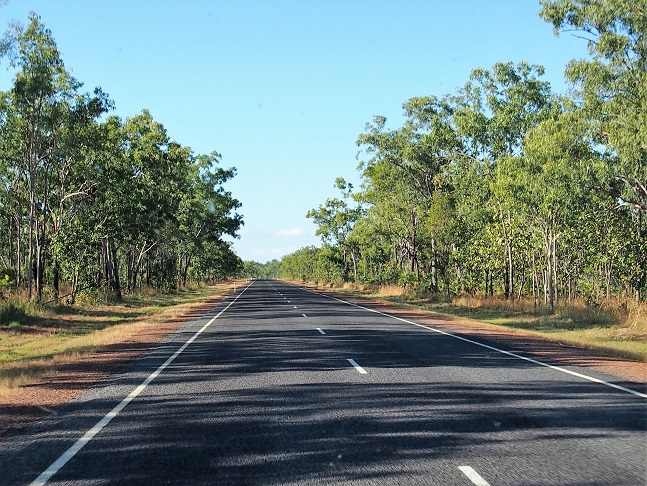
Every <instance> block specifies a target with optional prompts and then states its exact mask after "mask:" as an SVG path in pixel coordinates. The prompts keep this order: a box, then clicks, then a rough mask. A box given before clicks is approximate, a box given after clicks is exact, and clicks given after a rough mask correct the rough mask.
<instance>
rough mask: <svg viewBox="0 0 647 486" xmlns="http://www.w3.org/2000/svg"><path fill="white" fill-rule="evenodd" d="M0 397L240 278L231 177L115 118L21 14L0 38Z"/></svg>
mask: <svg viewBox="0 0 647 486" xmlns="http://www.w3.org/2000/svg"><path fill="white" fill-rule="evenodd" d="M0 58H1V60H2V61H3V62H2V64H4V66H3V67H4V68H6V70H7V72H8V74H9V76H11V79H12V81H11V85H10V88H9V89H8V90H7V91H4V92H0V391H1V390H3V389H7V388H11V387H16V386H19V385H21V384H24V383H27V382H31V381H33V380H35V379H38V377H39V376H42V374H43V373H46V372H48V371H50V370H52V369H54V368H55V367H56V366H60V365H61V364H64V363H67V362H70V361H73V360H74V359H76V358H78V357H79V356H81V355H83V354H86V353H91V352H93V351H94V350H96V349H99V348H101V347H102V346H107V345H111V344H117V343H121V342H123V341H124V340H128V339H130V338H131V337H132V336H135V335H136V334H137V333H145V332H148V331H147V329H150V328H151V326H152V327H153V328H154V327H155V325H156V323H160V322H166V320H167V319H170V318H175V317H180V316H181V315H183V313H185V312H186V311H188V310H190V309H191V307H195V306H198V305H200V304H199V302H203V301H204V300H205V299H209V298H211V297H213V296H214V295H219V294H222V293H223V292H224V291H225V289H226V288H227V286H226V285H224V284H219V285H215V286H214V285H207V286H204V285H198V283H200V282H219V281H225V280H226V279H227V278H228V277H230V276H234V275H235V274H236V273H238V272H239V271H240V270H241V269H242V261H241V260H240V258H239V257H238V256H237V255H235V254H234V252H233V250H232V248H231V243H229V242H227V241H225V237H227V236H228V237H236V236H237V232H238V230H239V228H240V227H241V225H242V224H243V220H242V216H240V215H239V214H238V213H237V212H236V211H237V210H238V208H240V206H241V204H240V203H239V201H238V200H236V199H235V198H234V197H233V196H232V194H231V193H229V192H228V191H226V190H225V187H224V185H225V184H226V182H227V181H228V180H230V179H231V178H232V177H234V176H235V174H236V170H235V168H233V167H232V168H222V167H220V162H221V157H220V155H219V154H218V153H217V152H216V151H212V152H211V153H209V154H196V153H194V152H193V151H192V149H191V148H190V147H187V146H183V145H181V144H180V143H178V142H176V141H174V140H172V139H171V137H170V136H169V134H168V133H167V132H166V129H165V128H164V126H163V125H162V124H161V123H159V122H158V121H156V120H155V119H154V118H153V116H152V115H151V113H149V112H148V111H147V110H145V109H144V110H142V111H141V113H139V114H135V115H134V116H132V117H127V118H126V119H121V118H119V117H117V116H113V115H110V111H112V110H113V109H114V102H113V101H112V100H111V99H110V98H109V97H108V95H107V94H106V93H105V92H104V91H103V90H102V89H101V88H99V87H97V88H94V89H93V90H91V91H88V92H84V91H83V83H82V82H81V81H79V80H77V79H75V78H74V77H73V76H72V75H71V72H70V71H69V70H68V69H66V67H65V64H64V62H63V59H62V58H61V56H60V53H59V51H58V48H57V45H56V42H55V40H54V37H53V34H52V32H51V31H50V30H48V29H47V28H46V26H45V25H44V24H43V23H42V22H41V20H40V18H39V17H38V16H37V15H36V14H35V13H32V14H31V15H30V17H29V19H28V23H27V24H26V25H22V24H20V23H18V22H16V23H13V24H12V26H11V27H10V30H9V31H8V32H6V33H5V35H4V37H2V39H0Z"/></svg>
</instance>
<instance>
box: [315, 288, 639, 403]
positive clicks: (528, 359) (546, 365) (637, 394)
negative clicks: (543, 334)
mask: <svg viewBox="0 0 647 486" xmlns="http://www.w3.org/2000/svg"><path fill="white" fill-rule="evenodd" d="M304 290H306V291H307V292H311V293H313V294H317V295H321V296H323V297H328V298H329V299H333V300H336V301H338V302H342V303H344V304H347V305H350V306H353V307H357V308H359V309H363V310H365V311H369V312H374V313H375V314H380V315H383V316H386V317H390V318H392V319H396V320H398V321H401V322H406V323H407V324H411V325H414V326H418V327H422V328H423V329H427V330H429V331H433V332H436V333H438V334H442V335H444V336H448V337H453V338H455V339H460V340H461V341H465V342H466V343H471V344H475V345H477V346H481V347H483V348H486V349H490V350H492V351H496V352H498V353H502V354H505V355H507V356H512V357H514V358H518V359H522V360H524V361H529V362H531V363H534V364H537V365H540V366H545V367H546V368H550V369H552V370H555V371H560V372H562V373H566V374H568V375H572V376H577V377H578V378H582V379H584V380H588V381H592V382H594V383H599V384H600V385H605V386H608V387H611V388H615V389H616V390H620V391H623V392H625V393H630V394H632V395H635V396H637V397H640V398H647V393H641V392H638V391H636V390H632V389H631V388H625V387H624V386H620V385H616V384H615V383H609V382H608V381H604V380H600V379H598V378H594V377H592V376H588V375H583V374H582V373H578V372H577V371H571V370H567V369H566V368H561V367H559V366H555V365H551V364H548V363H544V362H543V361H539V360H536V359H533V358H528V357H526V356H522V355H520V354H516V353H512V352H510V351H506V350H504V349H499V348H495V347H494V346H490V345H488V344H484V343H480V342H478V341H474V340H472V339H468V338H465V337H462V336H458V335H457V334H452V333H450V332H447V331H442V330H440V329H436V328H435V327H430V326H425V325H424V324H418V323H416V322H413V321H409V320H407V319H403V318H402V317H397V316H394V315H391V314H387V313H385V312H381V311H378V310H375V309H369V308H368V307H364V306H361V305H358V304H354V303H352V302H347V301H345V300H341V299H338V298H337V297H332V296H330V295H326V294H320V293H319V292H314V291H312V290H309V289H304Z"/></svg>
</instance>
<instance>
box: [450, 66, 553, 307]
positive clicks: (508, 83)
mask: <svg viewBox="0 0 647 486" xmlns="http://www.w3.org/2000/svg"><path fill="white" fill-rule="evenodd" d="M543 74H544V68H543V67H542V66H537V65H529V64H528V63H525V62H520V63H518V64H516V65H514V64H513V63H497V64H495V65H494V66H493V67H492V68H491V69H490V70H484V69H475V70H473V71H472V73H471V75H470V80H469V82H468V83H467V84H466V85H465V86H464V87H463V88H462V89H461V90H460V91H459V93H458V95H457V96H455V97H454V98H453V100H454V106H455V108H454V111H453V114H454V117H453V118H454V123H455V124H456V127H457V131H458V133H459V134H460V136H461V137H462V139H463V146H464V147H465V148H466V159H465V160H466V163H464V164H462V167H461V168H460V169H462V170H460V169H459V170H458V171H457V173H456V174H455V175H457V176H458V177H457V179H458V180H457V182H456V184H457V185H461V186H462V189H461V191H463V192H464V193H465V194H466V195H470V196H471V195H473V196H476V197H468V198H467V199H466V200H465V202H466V203H467V204H471V205H472V207H473V208H474V211H475V212H476V213H480V212H481V211H482V210H483V208H487V209H488V210H489V211H491V213H492V216H493V219H492V222H491V223H490V224H496V225H497V226H498V228H499V229H500V231H493V232H490V234H498V233H500V234H501V235H502V237H503V240H504V244H505V257H504V261H505V262H506V264H505V266H504V268H505V272H504V273H505V278H504V287H505V294H506V296H508V297H510V298H512V297H513V296H514V291H515V288H514V286H515V255H516V254H517V253H518V248H517V247H516V245H515V243H516V242H518V241H519V239H520V235H519V232H520V231H521V230H522V228H523V227H524V226H525V225H526V222H525V221H519V215H518V214H517V213H518V212H517V210H516V207H515V201H514V200H513V199H510V197H508V196H509V194H508V193H507V192H506V191H505V190H501V188H500V187H499V186H500V185H501V183H502V182H501V181H500V179H498V178H497V175H503V176H504V177H505V174H504V173H503V172H501V171H497V170H496V165H497V163H498V162H499V161H500V160H502V159H510V158H513V160H514V159H515V158H516V157H519V156H521V155H522V154H523V140H524V137H525V135H526V133H527V132H528V131H529V130H530V129H532V128H533V127H536V126H537V125H538V124H539V123H540V122H541V121H543V120H545V119H546V118H547V117H548V116H549V114H550V112H551V109H552V105H553V96H552V95H551V90H550V84H549V83H548V82H546V81H542V80H540V79H539V78H540V77H541V76H542V75H543ZM464 172H466V173H467V176H468V177H467V178H465V179H463V176H462V174H463V173H464ZM475 175H476V176H477V179H480V181H479V183H480V184H481V186H482V188H481V189H483V188H485V187H487V190H486V191H483V190H479V189H477V188H471V187H465V183H466V182H467V181H470V182H469V183H470V184H473V183H474V182H476V181H474V176H475ZM461 179H463V180H461ZM503 184H505V181H503ZM479 219H480V220H482V221H483V217H482V216H481V217H479Z"/></svg>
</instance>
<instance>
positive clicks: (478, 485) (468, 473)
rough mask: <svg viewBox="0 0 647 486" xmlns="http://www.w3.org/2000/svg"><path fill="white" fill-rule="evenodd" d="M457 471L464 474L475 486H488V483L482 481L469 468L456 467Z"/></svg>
mask: <svg viewBox="0 0 647 486" xmlns="http://www.w3.org/2000/svg"><path fill="white" fill-rule="evenodd" d="M458 469H460V470H461V472H462V473H463V474H465V476H467V477H468V478H469V480H470V481H472V482H473V483H474V484H475V485H476V486H490V483H488V482H487V481H486V480H485V479H483V478H482V477H481V476H480V475H479V473H477V472H476V471H475V470H474V469H473V468H471V467H470V466H458Z"/></svg>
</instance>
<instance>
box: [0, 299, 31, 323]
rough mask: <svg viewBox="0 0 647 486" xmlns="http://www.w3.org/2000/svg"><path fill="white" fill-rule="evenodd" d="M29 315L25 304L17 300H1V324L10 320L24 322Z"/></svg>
mask: <svg viewBox="0 0 647 486" xmlns="http://www.w3.org/2000/svg"><path fill="white" fill-rule="evenodd" d="M26 317H27V312H26V310H25V306H24V305H22V304H19V303H17V302H14V301H11V300H8V301H5V302H0V324H2V325H5V324H8V323H10V322H18V323H20V322H22V321H24V320H25V318H26Z"/></svg>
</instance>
